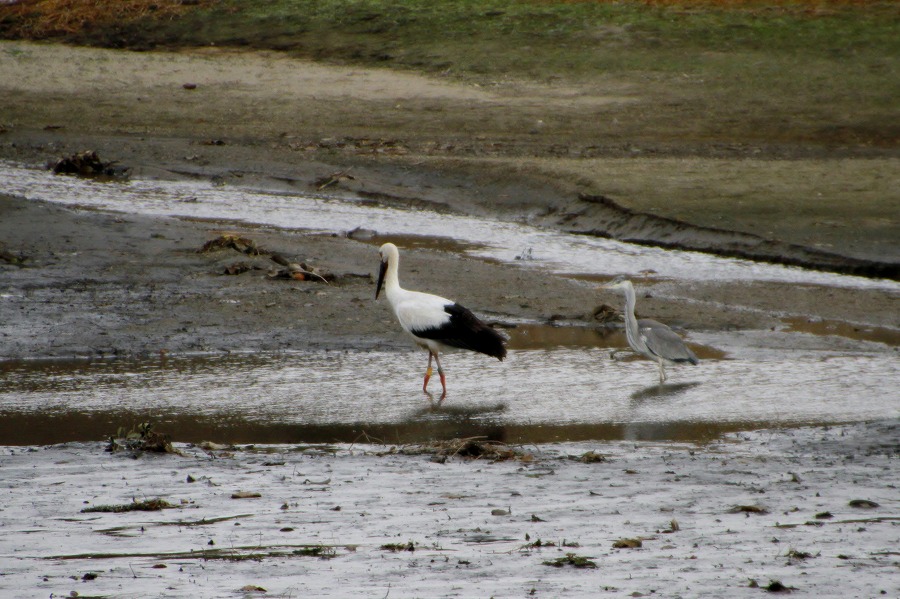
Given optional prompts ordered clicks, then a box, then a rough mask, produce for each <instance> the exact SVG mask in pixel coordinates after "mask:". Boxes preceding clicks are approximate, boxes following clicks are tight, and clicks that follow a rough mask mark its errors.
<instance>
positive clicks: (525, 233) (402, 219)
mask: <svg viewBox="0 0 900 599" xmlns="http://www.w3.org/2000/svg"><path fill="white" fill-rule="evenodd" d="M0 190H3V191H5V192H6V193H10V194H13V195H21V196H24V197H27V198H32V199H40V200H46V201H51V202H58V203H64V204H69V205H73V204H74V205H81V206H89V207H94V208H99V209H106V210H118V211H127V212H131V213H134V212H137V213H143V214H148V215H161V216H182V217H192V218H209V219H224V220H236V221H242V222H248V223H255V224H264V225H271V226H277V227H283V228H288V229H299V228H303V229H308V230H317V231H326V232H334V233H345V232H347V231H350V230H352V229H355V228H357V227H364V228H366V229H371V230H375V231H377V232H378V233H379V234H380V236H382V237H384V236H388V235H389V236H393V237H396V236H410V235H412V236H417V237H419V238H429V237H430V238H446V239H450V240H453V242H454V243H461V244H462V247H464V251H465V252H467V253H469V254H472V255H474V256H478V257H482V258H489V259H494V260H500V261H504V262H517V263H520V264H527V265H529V266H532V267H534V268H541V269H546V270H550V271H553V272H557V273H569V274H576V275H602V276H612V275H616V274H622V273H626V274H630V275H634V274H637V273H645V272H647V271H649V270H650V269H651V268H652V272H653V276H654V277H658V278H671V279H684V280H698V281H722V280H732V281H780V282H790V283H805V284H818V285H832V286H838V287H852V288H883V289H890V290H894V291H900V283H896V282H893V281H887V280H873V279H866V278H861V277H851V276H845V275H837V274H831V273H824V272H816V271H809V270H804V269H800V268H791V267H783V266H778V265H771V264H762V263H757V262H753V261H750V260H737V259H731V258H720V257H716V256H711V255H708V254H702V253H699V252H686V251H673V250H664V249H660V248H650V247H643V246H638V245H634V244H629V243H623V242H618V241H614V240H609V239H599V238H594V237H586V236H580V235H571V234H566V233H560V232H555V231H548V230H544V229H539V228H536V227H530V226H527V225H522V224H518V223H510V222H498V221H495V220H490V219H484V218H473V217H466V216H458V215H450V214H437V213H434V212H429V211H427V210H400V209H393V208H385V207H379V206H372V205H371V203H370V202H363V201H356V200H354V199H352V198H336V197H327V196H315V195H298V194H286V193H274V192H267V191H259V190H249V189H238V188H234V187H227V186H216V185H213V184H211V183H209V182H207V181H179V182H172V181H146V180H132V181H128V182H122V183H101V182H96V181H90V180H84V179H78V178H73V177H60V176H55V175H53V174H51V173H49V172H47V171H41V170H35V169H25V168H22V167H19V166H15V165H11V164H6V163H2V162H0Z"/></svg>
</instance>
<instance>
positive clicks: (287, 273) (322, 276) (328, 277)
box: [268, 254, 336, 283]
mask: <svg viewBox="0 0 900 599" xmlns="http://www.w3.org/2000/svg"><path fill="white" fill-rule="evenodd" d="M272 260H274V261H275V262H276V263H278V264H281V265H283V266H284V268H282V269H279V270H277V271H271V272H269V274H268V277H269V278H270V279H291V280H294V281H319V282H320V283H330V282H331V281H334V280H335V278H336V277H335V276H334V275H333V274H332V273H330V272H327V271H323V270H320V269H318V268H315V267H313V266H310V265H308V264H307V263H305V262H300V263H297V262H288V261H287V260H286V259H285V258H283V257H281V256H279V255H277V254H273V255H272Z"/></svg>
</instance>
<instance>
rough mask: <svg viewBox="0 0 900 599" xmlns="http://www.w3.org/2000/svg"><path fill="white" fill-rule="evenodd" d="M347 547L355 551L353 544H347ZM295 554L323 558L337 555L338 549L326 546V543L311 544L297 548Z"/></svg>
mask: <svg viewBox="0 0 900 599" xmlns="http://www.w3.org/2000/svg"><path fill="white" fill-rule="evenodd" d="M345 547H346V548H347V549H349V550H350V551H353V549H350V547H351V545H345ZM293 554H294V555H302V556H306V557H319V558H322V559H331V558H333V557H337V551H335V550H334V547H326V546H325V545H310V546H309V547H304V548H303V549H297V550H295V551H294V552H293Z"/></svg>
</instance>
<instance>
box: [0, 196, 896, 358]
mask: <svg viewBox="0 0 900 599" xmlns="http://www.w3.org/2000/svg"><path fill="white" fill-rule="evenodd" d="M222 231H234V232H238V233H241V234H243V235H245V236H247V237H250V238H252V239H253V240H254V241H256V243H257V244H258V245H259V246H260V247H262V248H266V249H268V250H271V251H273V252H277V253H279V254H281V255H282V256H285V257H287V258H288V259H290V260H296V261H304V262H307V263H308V264H310V265H313V266H316V267H319V268H322V269H325V270H327V271H330V272H332V273H334V274H335V275H337V280H336V281H335V282H333V283H331V284H327V285H326V284H323V283H320V282H314V281H286V280H273V279H270V278H268V277H267V271H268V270H271V269H275V268H277V265H275V264H274V263H273V262H272V260H271V259H270V258H269V257H268V256H265V255H263V256H257V257H253V256H247V255H244V254H241V253H238V252H237V251H234V250H230V249H224V250H219V251H215V252H209V253H199V252H198V251H197V250H198V249H199V248H200V247H202V246H203V244H204V243H205V242H206V241H207V240H209V239H212V238H214V237H215V236H217V235H218V234H220V233H221V232H222ZM0 240H2V241H3V246H2V248H0V249H3V250H5V251H6V252H8V253H11V254H14V255H16V256H22V257H24V258H25V260H24V262H23V263H22V264H21V265H13V264H9V263H7V262H4V261H0V273H2V280H3V285H2V288H0V289H2V300H0V357H4V358H24V357H43V356H55V357H68V356H97V355H103V356H128V355H139V354H149V353H157V352H160V351H163V350H165V351H169V352H198V351H199V352H229V351H240V350H245V351H263V350H275V351H277V350H285V349H317V348H318V349H347V348H371V347H396V348H408V347H409V343H408V341H407V339H405V337H404V336H403V335H401V334H400V333H399V327H397V325H396V323H395V322H394V320H393V317H392V315H391V314H390V311H389V309H388V308H387V306H386V305H385V304H384V302H383V301H382V302H379V303H376V302H375V301H374V299H373V295H374V284H373V281H372V278H371V275H372V273H374V272H375V267H376V266H377V252H376V246H377V244H379V243H380V242H381V241H382V240H380V239H379V238H377V237H376V238H375V239H372V240H369V241H356V240H353V239H349V238H347V237H342V236H330V235H320V234H311V233H304V232H302V231H284V230H276V229H268V228H257V227H246V226H240V225H233V224H228V223H209V222H196V221H186V220H178V219H155V218H148V217H142V216H133V215H128V214H106V213H98V212H94V211H90V210H81V209H73V208H66V207H60V206H56V205H52V204H45V203H42V202H35V201H26V200H22V199H16V198H12V197H9V196H2V195H0ZM452 249H453V248H451V247H445V248H441V247H436V248H430V247H419V248H411V249H408V250H406V251H405V253H404V267H403V268H404V280H405V281H408V285H409V286H410V287H415V288H420V289H426V290H429V291H431V292H434V293H438V294H442V295H445V296H450V297H454V298H458V299H460V301H463V302H464V303H465V304H467V305H468V306H470V307H471V308H473V309H475V310H476V311H478V312H479V313H481V314H482V315H483V316H485V317H486V318H488V319H489V320H494V321H497V322H500V323H504V322H521V321H523V320H525V321H529V322H546V321H547V320H548V319H549V318H550V317H551V316H553V315H562V316H564V317H565V318H566V319H568V320H572V321H575V322H576V323H579V322H580V323H581V325H582V326H584V325H587V326H599V325H597V324H596V323H595V321H594V320H593V317H592V313H593V310H594V308H595V307H597V306H598V305H599V304H601V303H607V304H611V305H615V306H618V305H619V301H620V300H619V298H618V297H616V296H614V295H612V294H611V293H609V292H601V291H597V290H596V289H594V285H593V284H590V283H586V282H580V281H576V280H572V279H569V278H565V277H558V276H541V277H535V275H534V273H533V272H532V271H530V270H525V269H521V268H519V267H517V266H515V265H513V266H508V265H502V264H494V263H489V262H483V261H480V260H475V259H471V258H465V257H461V256H460V255H459V254H457V253H455V252H452V251H447V250H452ZM241 261H243V262H246V263H248V264H250V265H251V266H256V267H258V269H254V270H250V271H249V272H245V273H243V274H240V275H234V276H227V275H224V274H222V273H223V271H224V270H225V268H226V267H227V266H229V265H232V264H234V263H235V262H241ZM644 289H645V291H646V292H647V293H648V294H649V296H650V297H647V298H644V299H642V303H641V310H642V312H643V313H645V314H652V315H654V316H655V317H658V318H660V319H661V320H664V321H667V322H672V323H673V324H674V323H680V324H683V325H684V326H685V327H687V328H688V329H689V330H694V331H701V330H734V329H763V328H773V327H783V326H785V323H786V322H788V321H786V320H785V318H788V317H791V316H793V317H794V318H795V319H797V318H799V319H800V321H802V322H806V321H807V320H808V319H809V318H810V317H812V318H814V319H825V320H827V321H840V322H851V323H856V324H855V325H853V326H848V327H847V330H848V331H851V332H849V333H848V336H850V337H854V336H856V335H863V336H864V335H865V334H864V333H859V332H858V331H859V329H860V327H861V326H862V327H863V328H866V326H864V325H867V326H868V327H876V328H877V327H882V329H881V330H882V332H884V333H885V334H887V335H888V336H887V337H886V338H885V339H881V340H882V341H887V342H888V343H893V344H896V343H897V339H896V334H891V333H890V330H894V328H895V327H896V326H897V323H896V322H895V320H896V318H895V316H896V312H895V311H894V310H893V306H894V302H895V301H896V298H895V297H893V295H892V294H891V293H889V292H886V291H877V290H875V291H873V290H869V291H861V290H852V289H838V288H823V287H817V286H788V285H778V284H753V285H731V286H723V285H719V284H715V283H709V284H700V283H681V282H662V283H657V284H646V285H645V286H644ZM787 306H789V307H790V310H789V311H786V310H785V307H787ZM488 310H490V311H488ZM852 331H856V332H852ZM513 337H514V339H513V345H514V346H515V331H513ZM863 338H864V337H863ZM835 339H836V338H835ZM835 342H837V341H835Z"/></svg>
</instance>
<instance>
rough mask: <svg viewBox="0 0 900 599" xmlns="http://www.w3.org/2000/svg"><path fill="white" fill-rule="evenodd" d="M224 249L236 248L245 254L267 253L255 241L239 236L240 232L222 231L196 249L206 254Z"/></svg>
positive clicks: (258, 254)
mask: <svg viewBox="0 0 900 599" xmlns="http://www.w3.org/2000/svg"><path fill="white" fill-rule="evenodd" d="M224 249H232V250H237V251H238V252H240V253H242V254H247V255H248V256H260V255H262V254H268V253H269V252H267V251H266V250H263V249H260V248H258V247H257V246H256V242H255V241H253V240H252V239H249V238H247V237H243V236H241V234H240V233H222V234H221V235H219V236H218V237H216V238H215V239H210V240H209V241H207V242H206V243H204V244H203V247H201V248H200V250H198V251H199V252H200V253H201V254H206V253H208V252H214V251H216V250H224Z"/></svg>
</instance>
